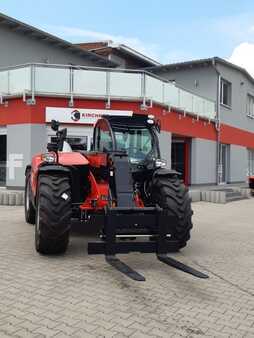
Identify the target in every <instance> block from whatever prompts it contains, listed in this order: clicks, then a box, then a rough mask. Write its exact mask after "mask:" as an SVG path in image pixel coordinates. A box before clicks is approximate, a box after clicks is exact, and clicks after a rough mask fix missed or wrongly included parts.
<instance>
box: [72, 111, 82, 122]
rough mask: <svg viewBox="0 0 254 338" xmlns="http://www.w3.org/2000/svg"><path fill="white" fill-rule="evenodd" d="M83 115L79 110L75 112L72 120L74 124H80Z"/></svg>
mask: <svg viewBox="0 0 254 338" xmlns="http://www.w3.org/2000/svg"><path fill="white" fill-rule="evenodd" d="M80 117H81V114H80V112H79V111H78V110H73V112H72V113H71V119H72V121H74V122H78V121H79V120H80Z"/></svg>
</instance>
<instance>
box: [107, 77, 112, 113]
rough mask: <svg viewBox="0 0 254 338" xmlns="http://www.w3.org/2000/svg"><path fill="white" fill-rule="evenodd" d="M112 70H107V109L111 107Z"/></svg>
mask: <svg viewBox="0 0 254 338" xmlns="http://www.w3.org/2000/svg"><path fill="white" fill-rule="evenodd" d="M110 94H111V93H110V72H109V71H107V72H106V96H107V102H106V109H109V108H110V106H111V97H110Z"/></svg>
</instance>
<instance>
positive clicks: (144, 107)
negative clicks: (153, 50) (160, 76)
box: [141, 72, 147, 110]
mask: <svg viewBox="0 0 254 338" xmlns="http://www.w3.org/2000/svg"><path fill="white" fill-rule="evenodd" d="M141 95H142V97H143V103H142V105H141V109H144V110H145V109H146V108H147V107H146V74H145V73H144V72H143V74H142V78H141Z"/></svg>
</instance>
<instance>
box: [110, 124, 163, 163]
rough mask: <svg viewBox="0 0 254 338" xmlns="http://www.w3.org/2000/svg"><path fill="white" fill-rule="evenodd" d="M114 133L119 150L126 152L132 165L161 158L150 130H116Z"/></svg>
mask: <svg viewBox="0 0 254 338" xmlns="http://www.w3.org/2000/svg"><path fill="white" fill-rule="evenodd" d="M114 133H115V138H116V148H117V150H119V151H126V152H127V154H128V156H129V159H130V162H131V163H139V162H142V161H144V160H147V159H148V160H149V159H152V158H158V157H159V156H158V152H157V147H156V146H155V144H154V143H153V142H154V140H153V135H152V133H151V131H150V130H149V129H146V128H137V129H134V128H129V129H115V130H114Z"/></svg>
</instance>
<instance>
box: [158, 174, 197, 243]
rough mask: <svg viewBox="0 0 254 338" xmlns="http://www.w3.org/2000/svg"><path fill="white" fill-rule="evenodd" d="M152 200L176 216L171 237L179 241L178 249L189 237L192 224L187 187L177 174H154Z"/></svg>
mask: <svg viewBox="0 0 254 338" xmlns="http://www.w3.org/2000/svg"><path fill="white" fill-rule="evenodd" d="M151 195H152V200H153V202H154V203H157V204H158V205H159V206H160V207H161V208H162V209H164V210H166V211H167V213H168V214H169V215H173V216H176V219H177V221H176V224H174V225H173V232H172V239H173V240H177V241H178V243H179V247H178V249H181V248H183V247H185V246H186V244H187V241H188V240H189V239H190V231H191V229H192V227H193V225H192V220H191V219H192V214H193V211H192V209H191V199H190V196H189V193H188V189H187V188H186V187H185V185H184V184H183V183H182V182H181V181H180V180H179V178H178V176H177V175H174V176H172V177H165V176H159V175H158V176H155V177H154V178H153V181H152V191H151Z"/></svg>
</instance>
